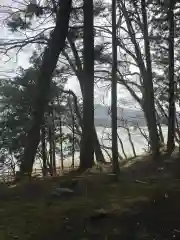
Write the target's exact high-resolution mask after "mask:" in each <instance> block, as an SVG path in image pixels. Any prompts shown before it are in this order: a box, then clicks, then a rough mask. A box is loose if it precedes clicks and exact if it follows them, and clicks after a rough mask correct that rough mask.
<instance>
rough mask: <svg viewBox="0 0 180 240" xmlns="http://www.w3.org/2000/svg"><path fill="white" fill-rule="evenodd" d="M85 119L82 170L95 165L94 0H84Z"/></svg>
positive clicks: (81, 158) (81, 156)
mask: <svg viewBox="0 0 180 240" xmlns="http://www.w3.org/2000/svg"><path fill="white" fill-rule="evenodd" d="M83 10H84V68H83V77H84V84H83V119H82V138H81V149H80V169H87V168H91V167H92V166H93V164H94V134H93V132H94V27H93V26H94V17H93V16H94V13H93V0H84V7H83Z"/></svg>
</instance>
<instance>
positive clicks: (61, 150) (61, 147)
mask: <svg viewBox="0 0 180 240" xmlns="http://www.w3.org/2000/svg"><path fill="white" fill-rule="evenodd" d="M59 130H60V138H61V143H60V152H61V170H62V171H63V170H64V156H63V132H62V120H61V116H60V118H59Z"/></svg>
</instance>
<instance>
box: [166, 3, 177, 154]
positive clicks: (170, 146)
mask: <svg viewBox="0 0 180 240" xmlns="http://www.w3.org/2000/svg"><path fill="white" fill-rule="evenodd" d="M174 6H175V1H174V0H172V1H170V3H169V11H168V21H169V39H168V40H169V76H168V79H169V116H168V140H167V151H168V152H169V153H172V151H173V150H174V147H175V143H174V138H175V123H176V110H175V80H174V35H175V33H174Z"/></svg>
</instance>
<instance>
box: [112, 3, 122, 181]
mask: <svg viewBox="0 0 180 240" xmlns="http://www.w3.org/2000/svg"><path fill="white" fill-rule="evenodd" d="M111 114H112V116H111V117H112V126H111V128H112V164H113V173H115V174H116V176H117V177H118V176H119V173H120V169H119V161H118V142H117V137H118V136H117V43H116V0H112V84H111Z"/></svg>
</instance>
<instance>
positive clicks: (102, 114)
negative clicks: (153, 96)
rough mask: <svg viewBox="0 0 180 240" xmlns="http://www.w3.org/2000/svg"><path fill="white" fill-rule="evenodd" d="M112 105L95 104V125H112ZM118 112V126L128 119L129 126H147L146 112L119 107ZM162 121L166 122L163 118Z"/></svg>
mask: <svg viewBox="0 0 180 240" xmlns="http://www.w3.org/2000/svg"><path fill="white" fill-rule="evenodd" d="M109 113H110V107H108V106H104V105H101V104H95V108H94V121H95V126H96V127H99V126H106V127H110V126H111V117H110V114H109ZM117 113H118V126H119V127H120V126H123V125H124V122H125V121H127V123H128V125H129V126H134V125H136V124H137V123H138V124H139V126H146V121H145V118H144V113H143V111H141V110H138V109H130V108H120V107H118V108H117ZM161 122H162V123H164V124H165V123H166V122H165V120H164V119H161Z"/></svg>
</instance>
